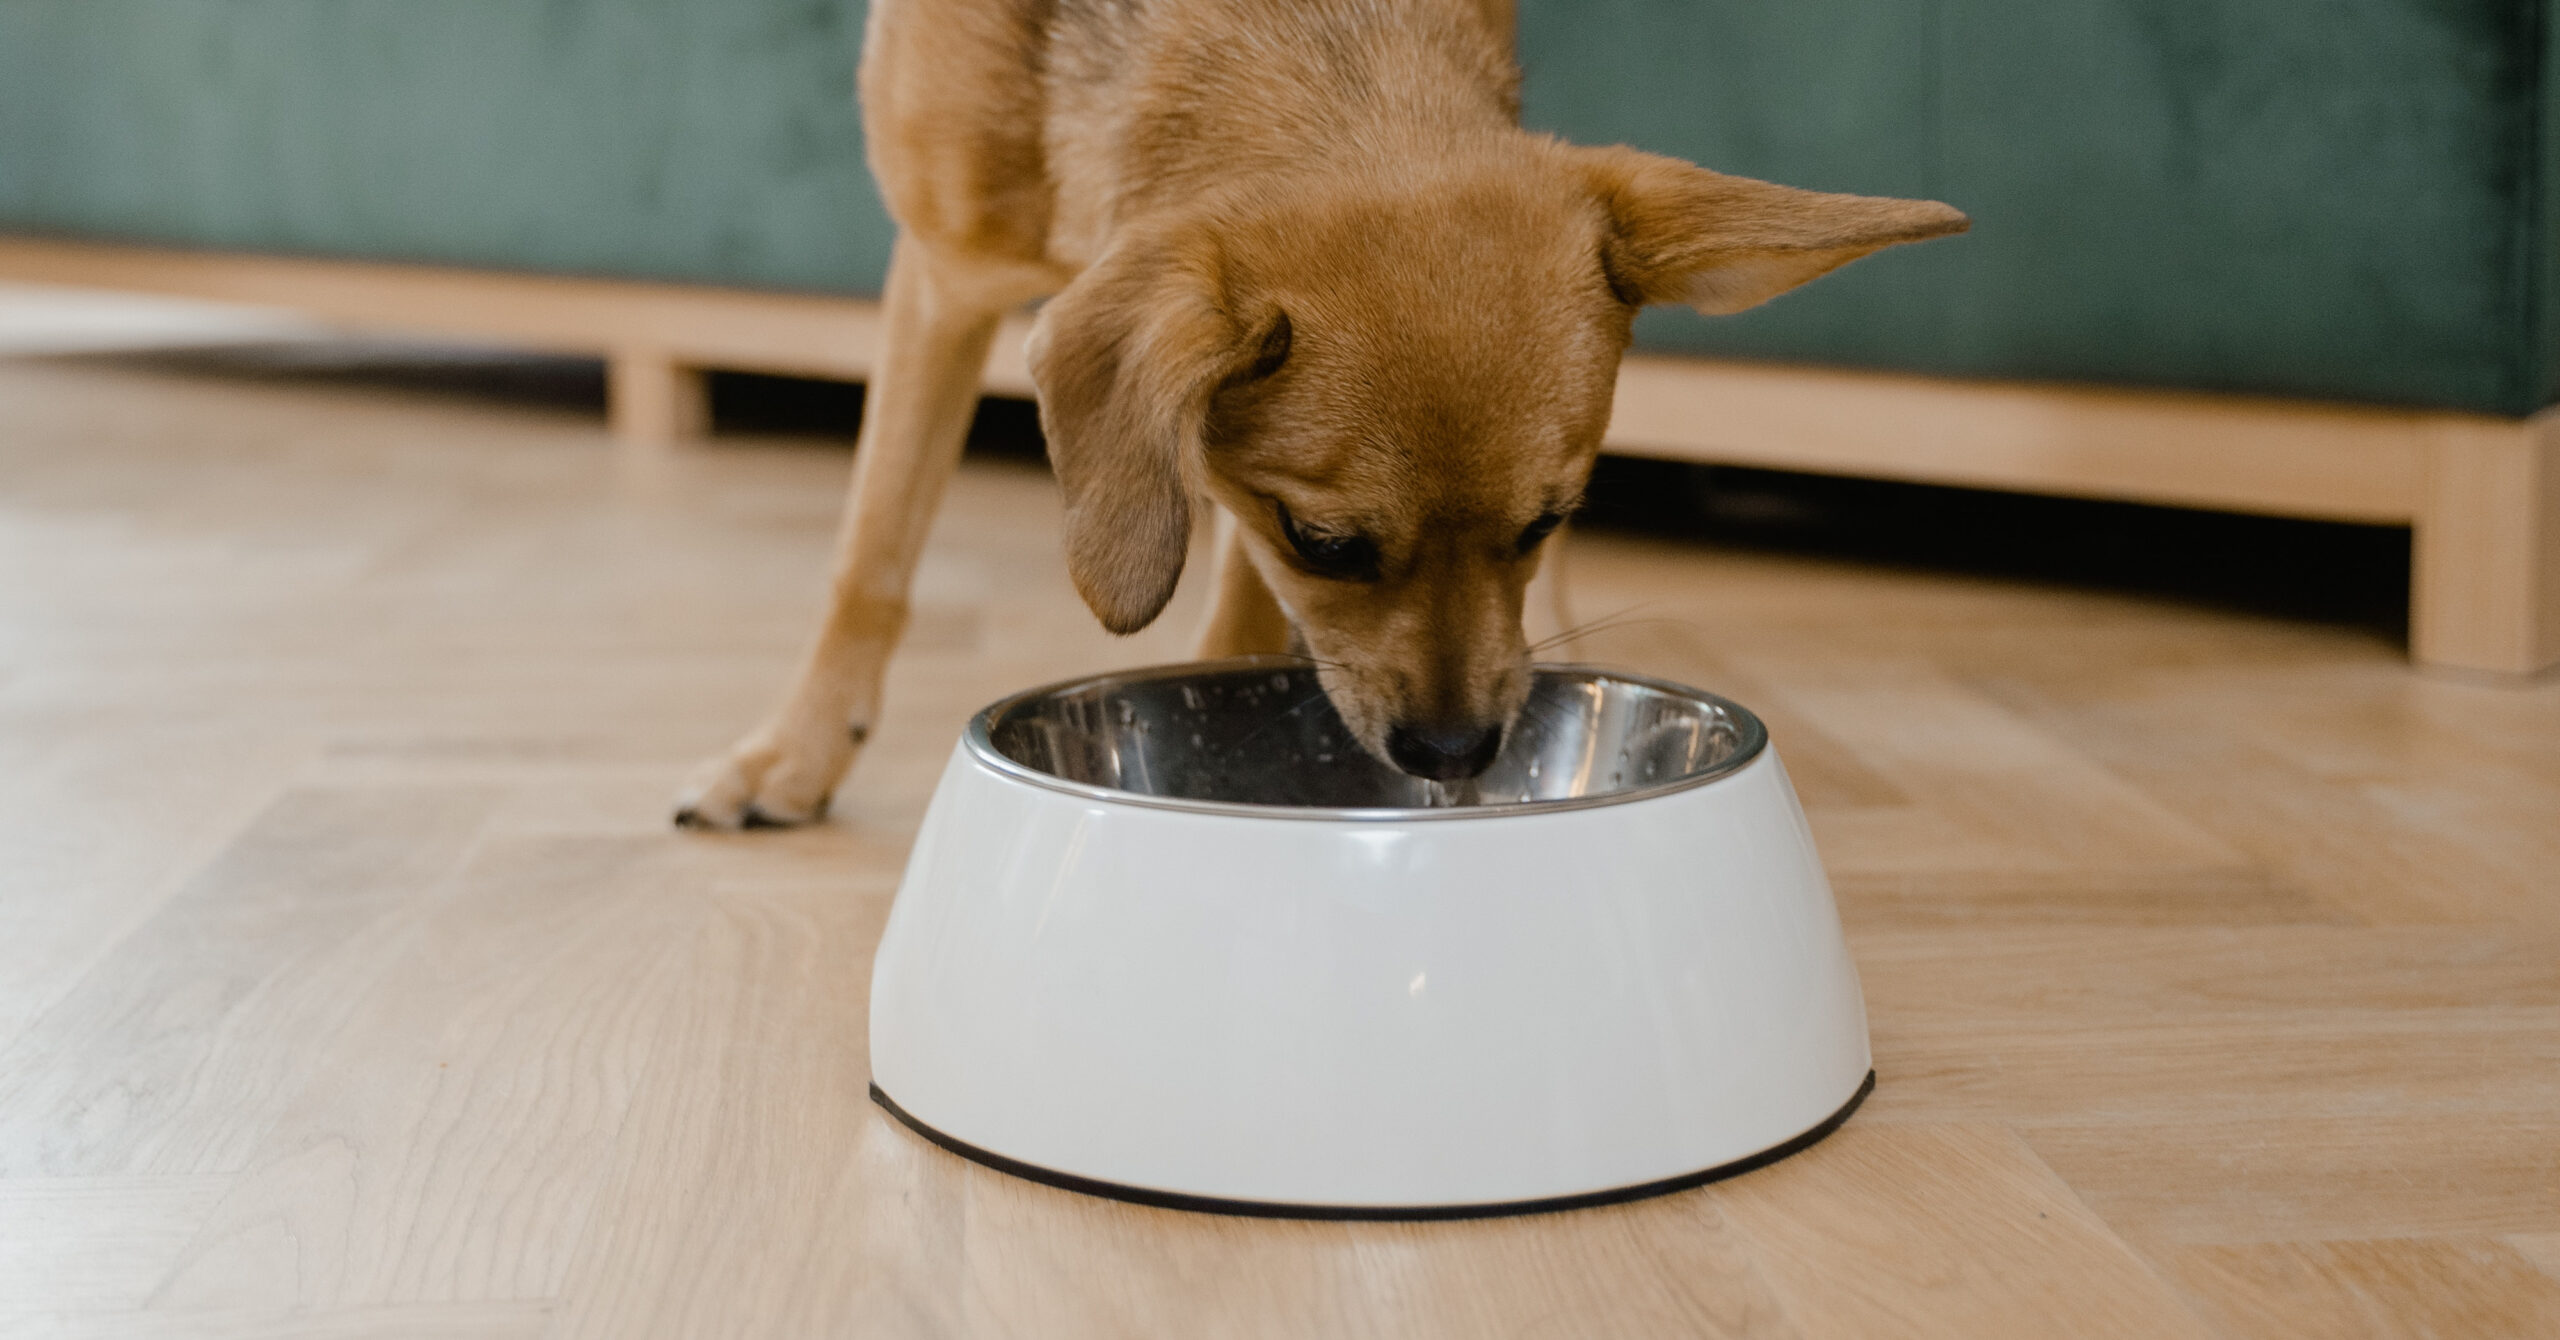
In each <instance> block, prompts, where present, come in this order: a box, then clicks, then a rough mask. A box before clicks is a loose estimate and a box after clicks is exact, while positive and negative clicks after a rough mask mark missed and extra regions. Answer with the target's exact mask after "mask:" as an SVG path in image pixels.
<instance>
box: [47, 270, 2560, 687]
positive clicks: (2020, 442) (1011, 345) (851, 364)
mask: <svg viewBox="0 0 2560 1340" xmlns="http://www.w3.org/2000/svg"><path fill="white" fill-rule="evenodd" d="M0 279H11V280H18V281H24V282H32V283H49V284H68V285H85V286H91V287H101V288H116V289H129V290H141V291H147V292H153V293H162V294H172V295H179V296H186V297H197V298H210V299H218V300H224V301H232V302H243V303H254V304H258V305H262V306H270V307H281V308H289V309H292V310H295V311H298V312H302V313H307V314H310V315H312V316H317V317H320V318H323V319H325V320H330V321H335V322H341V323H345V324H349V325H355V326H364V327H372V328H382V329H394V330H402V331H411V332H417V333H422V334H436V335H447V336H457V337H463V338H469V339H480V340H490V341H496V342H500V343H508V344H515V345H520V346H524V347H528V348H537V349H546V350H555V351H561V352H572V353H581V354H596V353H601V354H603V355H604V356H605V357H606V358H607V359H608V360H609V367H610V369H611V374H610V386H611V392H610V402H611V418H612V425H613V430H614V432H615V434H616V435H617V436H619V437H621V438H622V439H624V440H625V441H628V442H631V443H634V444H640V445H648V444H664V443H669V442H674V441H677V440H681V439H683V438H687V437H691V436H694V435H697V434H700V433H702V432H704V431H705V430H707V428H708V427H709V420H710V415H709V400H708V397H707V395H706V394H705V388H704V380H703V371H704V370H705V369H709V368H726V369H735V370H740V371H756V372H774V373H785V374H796V375H803V376H815V377H832V378H845V379H860V378H861V377H863V376H864V375H866V374H867V373H868V372H869V371H870V369H871V366H872V360H873V358H874V356H875V352H876V349H877V346H878V341H879V315H878V310H877V307H876V305H875V304H873V303H871V302H868V301H865V300H861V299H855V298H841V297H821V296H814V295H807V294H786V293H766V292H757V291H751V290H741V289H727V288H712V287H699V286H690V285H681V284H658V283H644V282H638V281H630V280H612V279H584V278H572V277H564V276H554V275H529V274H512V273H504V272H495V271H485V270H466V269H451V268H442V267H432V266H412V265H385V264H377V263H368V262H354V261H332V260H313V259H301V258H286V257H273V256H256V255H242V254H234V253H219V252H193V251H176V250H168V249H161V248H150V247H132V246H119V245H108V244H99V243H88V242H71V241H59V240H52V239H40V238H21V237H5V236H0ZM1026 328H1027V318H1016V319H1015V320H1014V321H1013V322H1012V323H1011V324H1010V325H1009V327H1008V329H1007V330H1006V331H1005V333H1004V334H1003V335H1002V336H1001V337H999V339H998V340H997V343H996V351H995V353H994V354H993V355H992V356H991V357H990V359H989V360H988V367H987V386H988V389H989V390H990V391H993V392H996V393H998V394H1008V395H1028V394H1029V393H1030V391H1031V378H1030V372H1029V370H1028V369H1027V368H1026V367H1025V366H1024V365H1023V359H1022V352H1021V351H1022V339H1021V336H1022V334H1023V331H1024V329H1026ZM1609 447H1610V450H1612V451H1616V452H1622V453H1625V454H1629V455H1643V456H1658V457H1669V458H1676V459H1681V460H1695V461H1709V462H1718V463H1727V464H1739V465H1756V466H1766V467H1770V468H1774V469H1785V470H1804V471H1812V472H1817V473H1825V474H1845V475H1864V476H1874V477H1882V478H1893V479H1904V480H1911V481H1915V482H1926V483H1941V484H1960V485H1970V486H1975V487H1982V488H1995V489H2010V490H2016V491H2020V492H2029V493H2052V494H2064V495H2071V496H2077V497H2090V498H2112V499H2121V500H2127V501H2136V502H2152V503H2166V504H2171V505H2177V506H2188V507H2203V508H2215V509H2221V510H2227V511H2239V512H2259V513H2271V514H2276V515H2283V516H2296V517H2309V518H2318V519H2327V520H2341V521H2361V522H2373V523H2380V524H2387V525H2406V526H2409V527H2410V528H2411V529H2412V532H2413V536H2414V541H2413V542H2414V544H2415V546H2416V548H2415V573H2416V576H2415V580H2414V581H2413V583H2412V588H2413V589H2412V591H2411V593H2410V594H2411V601H2412V611H2411V624H2410V626H2411V643H2412V651H2413V654H2414V655H2415V656H2416V658H2417V660H2418V661H2420V662H2421V663H2423V664H2426V665H2430V666H2440V667H2446V668H2450V669H2457V670H2467V671H2474V672H2482V673H2487V674H2493V675H2500V676H2520V675H2530V674H2534V673H2537V672H2539V671H2541V670H2544V669H2547V668H2549V667H2551V666H2553V665H2554V664H2555V663H2560V417H2555V415H2554V414H2553V413H2551V412H2546V413H2545V414H2543V415H2540V416H2536V417H2535V418H2532V419H2525V420H2511V419H2500V418H2495V417H2491V416H2486V415H2477V414H2461V413H2452V412H2444V411H2434V410H2405V409H2386V408H2373V407H2361V406H2346V405H2333V404H2321V403H2313V402H2303V401H2284V400H2269V399H2256V398H2247V397H2235V396H2212V395H2196V394H2189V393H2183V392H2170V391H2133V390H2110V389H2098V388H2087V387H2070V386H2049V385H2039V384H2021V383H2001V382H1972V381H1956V380H1948V379H1939V378H1927V377H1914V376H1906V375H1900V374H1893V373H1874V372H1852V371H1841V370H1834V369H1815V368H1793V367H1778V366H1769V365H1762V364H1751V363H1728V362H1715V361H1709V360H1703V359H1687V358H1673V357H1662V356H1658V355H1647V354H1638V355H1632V356H1630V357H1629V358H1628V359H1627V361H1626V365H1625V368H1624V370H1623V372H1622V373H1621V374H1620V377H1619V382H1618V401H1617V412H1616V414H1615V416H1614V417H1613V418H1612V420H1611V423H1610V430H1609Z"/></svg>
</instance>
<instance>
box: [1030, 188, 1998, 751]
mask: <svg viewBox="0 0 2560 1340" xmlns="http://www.w3.org/2000/svg"><path fill="white" fill-rule="evenodd" d="M1965 226H1966V221H1965V218H1964V216H1963V215H1962V214H1959V213H1957V212H1956V211H1955V210H1953V209H1951V208H1949V207H1947V206H1945V205H1941V204H1936V203H1934V202H1929V201H1915V200H1890V199H1876V198H1869V197H1863V196H1844V195H1824V194H1819V193H1815V192H1811V191H1799V190H1793V189H1790V188H1787V187H1783V186H1773V185H1770V184H1769V183H1766V182H1759V181H1753V180H1750V179H1747V178H1741V177H1729V176H1724V175H1721V174H1718V173H1713V172H1709V171H1706V170H1705V169H1702V168H1698V167H1693V166H1691V165H1689V164H1686V163H1682V162H1679V161H1676V160H1673V159H1668V158H1660V157H1656V156H1654V155H1651V154H1644V153H1638V152H1636V151H1634V150H1630V149H1580V148H1573V147H1569V146H1565V145H1561V144H1556V143H1553V142H1550V141H1545V140H1538V139H1532V138H1529V137H1522V138H1521V139H1520V140H1518V141H1515V142H1510V143H1508V144H1506V145H1504V146H1502V147H1501V149H1500V150H1499V151H1488V152H1486V153H1484V154H1482V155H1479V156H1477V157H1474V158H1465V159H1459V160H1454V161H1453V160H1443V161H1440V162H1438V163H1436V164H1435V165H1434V166H1433V167H1432V168H1430V169H1428V171H1427V175H1419V176H1417V177H1410V178H1403V179H1397V178H1391V177H1387V176H1385V175H1382V174H1372V175H1368V176H1365V177H1364V176H1362V175H1360V174H1328V175H1327V176H1325V177H1323V178H1320V179H1312V180H1288V181H1279V180H1275V181H1270V182H1266V183H1264V184H1262V186H1261V187H1260V189H1259V190H1258V191H1257V192H1256V193H1255V194H1254V195H1253V196H1251V197H1246V198H1239V197H1228V198H1224V199H1221V200H1218V201H1214V202H1206V203H1202V204H1200V205H1197V206H1195V207H1193V208H1189V209H1185V210H1181V211H1166V212H1162V213H1159V214H1158V215H1154V216H1150V217H1149V218H1148V220H1147V221H1145V222H1144V223H1141V224H1137V225H1133V226H1130V227H1127V228H1124V229H1122V230H1121V233H1120V235H1119V236H1118V237H1117V238H1116V240H1115V241H1114V243H1113V245H1112V247H1111V249H1110V251H1109V252H1108V253H1107V254H1105V255H1104V256H1102V257H1101V258H1100V259H1099V260H1098V261H1096V262H1095V263H1094V264H1093V265H1092V266H1091V267H1090V268H1088V269H1087V270H1086V271H1085V273H1084V274H1082V275H1081V276H1079V277H1078V278H1077V279H1076V281H1075V282H1074V283H1073V284H1071V285H1069V286H1068V287H1067V289H1066V290H1065V291H1064V292H1062V293H1060V294H1059V295H1058V296H1057V297H1056V298H1054V299H1052V300H1051V301H1050V302H1049V303H1048V305H1047V306H1046V307H1045V308H1043V309H1042V311H1041V314H1040V318H1039V321H1038V323H1037V326H1036V328H1035V332H1034V335H1033V340H1032V348H1031V362H1032V371H1033V374H1034V376H1035V378H1036V379H1037V381H1038V383H1039V387H1040V393H1041V394H1040V402H1041V423H1042V426H1043V427H1044V428H1045V430H1046V431H1047V433H1048V437H1049V450H1050V456H1051V459H1052V461H1053V462H1054V463H1055V465H1056V468H1057V473H1058V478H1059V480H1060V482H1061V483H1062V484H1063V486H1064V488H1065V493H1066V504H1067V559H1068V567H1069V570H1070V572H1071V573H1072V575H1073V576H1074V578H1075V583H1076V589H1077V590H1078V591H1079V592H1080V593H1082V595H1083V596H1084V599H1085V601H1086V603H1087V604H1089V605H1091V606H1092V607H1093V611H1094V613H1095V614H1097V615H1098V616H1100V617H1101V619H1102V622H1103V624H1104V625H1105V626H1106V627H1108V628H1110V629H1111V630H1112V631H1114V632H1119V633H1128V632H1134V631H1136V630H1137V629H1139V628H1142V627H1145V626H1146V625H1147V624H1148V623H1149V622H1151V621H1152V620H1154V618H1155V617H1156V615H1157V614H1158V613H1159V612H1160V611H1161V610H1162V609H1163V608H1164V605H1165V602H1166V601H1167V600H1168V599H1170V598H1171V596H1172V594H1173V589H1174V583H1175V581H1176V579H1177V578H1179V577H1180V576H1181V573H1182V566H1183V559H1184V556H1185V554H1186V553H1187V551H1188V549H1189V546H1190V537H1191V525H1192V520H1193V516H1194V507H1195V503H1196V502H1197V501H1198V500H1201V499H1207V500H1212V501H1214V502H1215V503H1216V504H1218V505H1219V506H1223V507H1224V508H1226V509H1227V510H1228V511H1230V512H1232V513H1233V514H1234V515H1235V516H1236V517H1237V519H1238V520H1239V521H1240V522H1241V524H1242V531H1243V534H1244V535H1245V537H1246V546H1247V550H1248V552H1249V554H1250V556H1251V558H1252V560H1253V562H1254V565H1255V567H1256V569H1257V570H1258V571H1259V572H1260V573H1261V574H1262V576H1263V578H1264V580H1265V581H1266V582H1267V583H1268V584H1269V585H1270V587H1271V590H1272V592H1273V594H1274V595H1276V596H1277V597H1278V598H1279V600H1280V603H1281V605H1282V606H1283V607H1284V608H1285V609H1286V610H1287V611H1288V613H1289V616H1290V619H1291V620H1292V622H1293V623H1294V624H1295V625H1296V627H1297V629H1298V632H1299V634H1300V636H1301V637H1303V638H1304V640H1305V642H1306V646H1307V650H1308V651H1309V652H1310V653H1311V654H1312V655H1313V656H1314V658H1315V659H1316V662H1317V666H1318V672H1319V676H1320V678H1321V680H1322V682H1323V684H1324V687H1325V690H1326V692H1327V694H1328V695H1329V696H1330V697H1331V698H1332V700H1333V703H1334V705H1335V707H1336V708H1337V709H1338V710H1339V711H1340V712H1341V715H1342V718H1343V720H1344V721H1345V722H1346V723H1347V724H1348V725H1349V726H1350V727H1351V729H1352V731H1353V732H1354V733H1355V734H1357V735H1358V737H1359V738H1360V740H1361V742H1362V743H1363V744H1365V745H1366V746H1367V747H1368V748H1369V749H1370V750H1371V751H1373V752H1374V753H1376V754H1377V755H1379V756H1380V757H1381V758H1385V759H1387V760H1389V761H1391V762H1393V763H1395V764H1396V765H1397V766H1399V767H1401V768H1403V769H1404V770H1405V771H1407V772H1410V773H1413V774H1415V775H1417V776H1423V777H1432V778H1440V779H1453V778H1459V777H1468V776H1473V775H1475V774H1476V773H1479V772H1481V771H1483V770H1484V768H1485V767H1486V766H1487V765H1488V764H1489V763H1490V762H1491V761H1492V759H1493V756H1494V753H1495V751H1496V750H1497V749H1498V747H1499V745H1500V742H1501V738H1502V732H1503V731H1504V729H1505V728H1506V727H1507V726H1508V725H1509V723H1510V721H1511V719H1512V717H1513V715H1514V714H1515V713H1517V712H1518V710H1519V707H1520V704H1521V702H1522V700H1523V699H1524V697H1525V696H1526V694H1527V691H1528V648H1527V646H1526V645H1525V643H1524V640H1523V637H1522V634H1521V629H1520V608H1521V597H1522V592H1523V589H1524V588H1525V587H1526V585H1527V583H1528V581H1529V579H1530V577H1531V575H1532V574H1533V573H1534V572H1535V571H1536V569H1537V566H1538V560H1539V551H1540V548H1541V542H1542V541H1543V540H1544V539H1545V538H1546V537H1547V535H1548V533H1549V532H1550V531H1552V530H1554V529H1555V527H1556V526H1557V524H1558V523H1559V522H1561V521H1562V520H1563V519H1564V518H1565V517H1566V516H1567V515H1568V514H1570V513H1571V512H1572V511H1573V509H1574V506H1575V505H1576V503H1577V502H1578V501H1579V500H1580V498H1581V493H1582V488H1583V485H1584V482H1585V480H1586V479H1587V478H1588V476H1589V474H1590V471H1591V462H1592V458H1593V457H1594V455H1596V454H1597V453H1598V451H1599V448H1600V439H1601V434H1602V432H1603V431H1604V430H1605V429H1606V428H1607V426H1608V421H1609V404H1610V396H1611V393H1612V390H1613V389H1614V387H1615V385H1616V379H1617V369H1618V359H1619V356H1620V354H1621V353H1622V352H1623V351H1624V350H1625V348H1626V344H1627V336H1628V328H1629V323H1630V322H1631V321H1632V320H1633V318H1634V315H1635V313H1636V311H1637V310H1638V309H1639V308H1641V307H1643V306H1644V305H1645V304H1647V303H1657V302H1660V303H1683V304H1687V305H1689V306H1693V307H1696V308H1698V309H1700V310H1702V311H1705V312H1709V313H1724V312H1737V311H1741V310H1742V309H1744V308H1747V307H1751V306H1754V305H1756V304H1758V303H1760V302H1763V301H1766V300H1767V299H1769V298H1771V297H1774V296H1776V295H1777V294H1779V293H1782V292H1784V291H1785V290H1787V289H1789V288H1793V287H1794V286H1796V285H1798V284H1801V283H1803V282H1805V281H1806V280H1809V279H1812V278H1814V277H1815V276H1818V275H1820V274H1823V273H1824V272H1826V271H1829V270H1831V269H1834V268H1836V267H1838V266H1840V265H1844V264H1846V263H1848V262H1849V261H1852V260H1855V259H1857V258H1858V257H1860V256H1863V255H1865V254H1867V253H1868V252H1871V251H1875V250H1877V249H1879V248H1882V247H1886V246H1891V245H1893V244H1895V243H1898V242H1912V241H1918V240H1921V239H1924V238H1930V237H1938V236H1942V235H1944V234H1947V233H1953V232H1959V231H1962V230H1963V228H1964V227H1965Z"/></svg>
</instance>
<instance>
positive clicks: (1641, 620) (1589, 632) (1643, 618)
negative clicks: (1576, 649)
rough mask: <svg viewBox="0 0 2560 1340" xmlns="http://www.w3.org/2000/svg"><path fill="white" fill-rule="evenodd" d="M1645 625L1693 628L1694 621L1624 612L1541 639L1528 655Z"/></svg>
mask: <svg viewBox="0 0 2560 1340" xmlns="http://www.w3.org/2000/svg"><path fill="white" fill-rule="evenodd" d="M1647 623H1667V624H1677V625H1679V626H1682V627H1694V626H1695V623H1694V621H1692V620H1688V619H1675V618H1671V617H1669V616H1667V615H1639V614H1636V613H1634V612H1633V611H1624V612H1621V613H1618V614H1612V615H1607V616H1604V617H1602V618H1598V619H1593V620H1591V621H1590V622H1588V623H1583V624H1577V625H1575V626H1574V627H1572V628H1568V629H1566V630H1564V631H1563V632H1561V633H1558V634H1556V635H1554V636H1553V637H1546V638H1541V639H1539V640H1538V641H1536V642H1534V643H1531V644H1530V646H1529V653H1530V654H1531V655H1533V656H1534V655H1536V654H1537V653H1539V652H1541V651H1545V650H1546V649H1547V648H1549V647H1553V646H1556V645H1557V644H1559V643H1564V642H1570V641H1573V640H1574V639H1576V638H1584V637H1592V636H1596V635H1598V634H1601V633H1606V632H1612V631H1615V630H1617V629H1620V628H1628V627H1633V626H1634V625H1637V624H1647Z"/></svg>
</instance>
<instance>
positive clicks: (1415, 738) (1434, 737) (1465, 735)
mask: <svg viewBox="0 0 2560 1340" xmlns="http://www.w3.org/2000/svg"><path fill="white" fill-rule="evenodd" d="M1501 750H1502V727H1500V726H1482V727H1478V726H1459V727H1456V728H1454V729H1451V728H1445V727H1439V726H1396V727H1393V728H1391V729H1389V730H1388V731H1387V757H1388V758H1390V759H1393V760H1395V765H1396V766H1397V767H1399V768H1402V769H1404V770H1405V771H1406V772H1409V773H1412V774H1413V775H1414V776H1416V777H1425V778H1429V779H1430V780H1432V781H1435V782H1454V781H1457V780H1458V779H1460V778H1462V777H1473V776H1476V775H1477V774H1479V773H1481V772H1483V771H1484V770H1485V769H1487V768H1490V767H1492V766H1493V756H1494V755H1495V754H1497V753H1500V752H1501Z"/></svg>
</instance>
